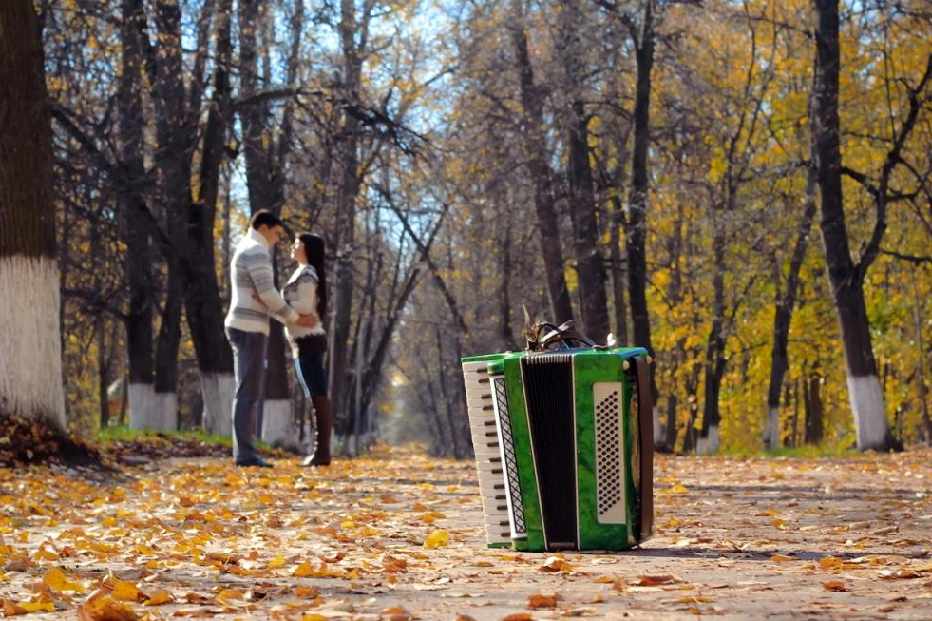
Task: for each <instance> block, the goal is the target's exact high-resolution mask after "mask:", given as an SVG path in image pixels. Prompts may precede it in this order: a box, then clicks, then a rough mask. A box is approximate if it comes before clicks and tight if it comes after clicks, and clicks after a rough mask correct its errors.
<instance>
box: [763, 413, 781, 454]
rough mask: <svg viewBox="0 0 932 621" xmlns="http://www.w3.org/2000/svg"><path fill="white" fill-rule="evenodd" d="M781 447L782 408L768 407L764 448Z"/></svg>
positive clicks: (770, 449) (769, 449)
mask: <svg viewBox="0 0 932 621" xmlns="http://www.w3.org/2000/svg"><path fill="white" fill-rule="evenodd" d="M777 448H780V408H775V407H768V408H767V418H766V420H765V421H764V449H765V450H768V451H772V450H774V449H777Z"/></svg>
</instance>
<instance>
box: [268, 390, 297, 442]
mask: <svg viewBox="0 0 932 621" xmlns="http://www.w3.org/2000/svg"><path fill="white" fill-rule="evenodd" d="M261 438H262V441H263V442H265V443H266V444H270V445H272V446H274V447H276V448H281V449H285V450H288V451H293V452H295V453H298V452H300V451H301V444H300V442H299V440H298V427H297V425H295V422H294V404H293V403H292V402H291V399H266V400H265V403H264V405H263V407H262V434H261Z"/></svg>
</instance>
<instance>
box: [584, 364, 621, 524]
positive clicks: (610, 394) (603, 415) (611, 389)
mask: <svg viewBox="0 0 932 621" xmlns="http://www.w3.org/2000/svg"><path fill="white" fill-rule="evenodd" d="M592 393H593V395H592V396H593V403H594V404H595V463H596V490H597V505H598V519H599V522H600V523H602V524H624V523H625V493H624V487H623V485H624V483H623V482H624V467H625V463H624V458H623V451H622V446H621V443H622V440H623V439H624V436H623V434H622V422H623V421H622V418H621V400H622V388H621V382H596V383H595V384H593V385H592Z"/></svg>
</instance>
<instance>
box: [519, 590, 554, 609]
mask: <svg viewBox="0 0 932 621" xmlns="http://www.w3.org/2000/svg"><path fill="white" fill-rule="evenodd" d="M558 599H559V596H557V595H543V594H541V593H535V594H534V595H531V596H530V597H528V604H527V607H528V608H530V609H531V610H541V609H553V608H556V607H557V600H558Z"/></svg>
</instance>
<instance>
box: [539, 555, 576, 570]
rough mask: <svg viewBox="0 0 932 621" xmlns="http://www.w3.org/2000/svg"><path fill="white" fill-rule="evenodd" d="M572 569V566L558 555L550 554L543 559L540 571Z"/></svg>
mask: <svg viewBox="0 0 932 621" xmlns="http://www.w3.org/2000/svg"><path fill="white" fill-rule="evenodd" d="M572 569H573V566H572V565H570V564H569V563H567V562H566V561H564V560H563V559H562V558H560V557H559V556H550V557H548V558H547V560H546V561H544V564H543V566H541V568H540V570H541V571H548V572H557V571H570V570H572Z"/></svg>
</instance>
